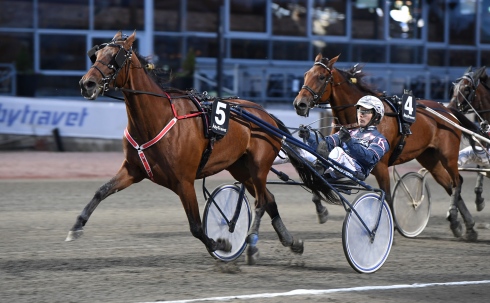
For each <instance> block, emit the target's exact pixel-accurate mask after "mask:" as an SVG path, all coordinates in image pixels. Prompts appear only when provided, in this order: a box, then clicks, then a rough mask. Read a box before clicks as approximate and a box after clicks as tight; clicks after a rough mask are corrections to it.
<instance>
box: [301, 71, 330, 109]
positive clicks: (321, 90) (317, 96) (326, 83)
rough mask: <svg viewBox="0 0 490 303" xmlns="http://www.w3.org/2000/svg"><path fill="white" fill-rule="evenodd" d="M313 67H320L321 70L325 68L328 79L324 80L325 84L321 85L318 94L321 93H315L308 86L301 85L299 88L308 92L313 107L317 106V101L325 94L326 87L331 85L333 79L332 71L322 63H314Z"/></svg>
mask: <svg viewBox="0 0 490 303" xmlns="http://www.w3.org/2000/svg"><path fill="white" fill-rule="evenodd" d="M314 65H320V66H322V67H323V68H325V69H326V70H327V71H328V72H329V74H330V75H329V77H328V78H327V80H325V82H324V83H323V85H322V86H321V87H320V92H321V93H316V92H315V91H314V90H313V89H312V88H311V87H309V86H308V85H306V84H305V85H303V86H302V87H301V89H306V90H307V91H308V92H310V94H311V95H312V96H313V104H314V105H317V104H318V102H317V101H318V99H319V98H320V97H321V96H323V94H325V90H326V89H327V85H328V84H329V83H330V84H331V83H332V79H333V74H332V70H331V69H330V68H329V67H328V66H327V65H326V64H324V63H322V62H315V64H314Z"/></svg>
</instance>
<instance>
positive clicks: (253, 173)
mask: <svg viewBox="0 0 490 303" xmlns="http://www.w3.org/2000/svg"><path fill="white" fill-rule="evenodd" d="M135 37H136V33H135V32H134V33H133V34H132V35H131V36H129V37H126V36H123V35H122V34H121V32H118V33H117V34H116V35H115V36H114V38H113V40H112V41H110V42H108V43H104V44H101V45H99V46H96V47H94V48H93V49H92V50H91V51H89V56H90V57H91V59H92V62H93V65H92V67H91V68H90V69H89V71H88V72H87V73H86V74H85V75H84V76H83V77H82V79H81V80H80V87H81V93H82V95H83V96H84V97H85V98H86V99H89V100H94V99H96V98H97V96H99V95H100V94H101V93H102V94H103V93H104V92H105V91H107V90H108V89H110V88H115V89H117V90H120V91H122V92H123V94H124V102H125V104H126V112H127V118H128V124H127V128H126V131H125V138H124V139H123V147H124V154H125V160H124V161H123V163H122V166H121V168H120V169H119V171H118V172H117V173H116V175H115V176H114V177H113V178H112V179H111V180H110V181H109V182H107V183H106V184H104V185H103V186H101V187H100V188H99V189H98V190H97V191H96V193H95V195H94V197H93V198H92V200H91V201H90V202H89V203H88V204H87V206H86V207H85V208H84V209H83V211H82V213H81V214H80V215H79V216H78V217H77V219H76V222H75V224H74V226H73V227H72V229H71V230H70V232H69V234H68V237H67V241H71V240H75V239H76V238H78V237H80V236H81V235H82V233H83V226H84V225H85V224H86V223H87V221H88V219H89V217H90V215H91V214H92V213H93V211H94V210H95V208H96V207H97V206H98V205H99V203H100V202H101V201H102V200H104V199H105V198H107V197H108V196H109V195H111V194H114V193H116V192H118V191H121V190H123V189H125V188H127V187H128V186H130V185H132V184H133V183H137V182H140V181H141V180H143V179H145V178H146V179H150V180H152V181H153V182H154V183H156V184H158V185H161V186H164V187H166V188H168V189H170V190H172V191H173V192H175V193H176V194H177V195H178V196H179V197H180V200H181V202H182V205H183V207H184V210H185V212H186V215H187V219H188V222H189V227H190V231H191V233H192V235H193V236H194V237H196V238H198V239H199V240H201V241H202V242H203V243H204V245H205V246H206V248H207V250H208V251H209V252H213V251H216V250H221V251H225V252H227V251H230V249H231V244H230V243H229V241H228V240H227V239H211V238H209V237H208V236H207V235H206V234H205V232H204V231H203V227H202V223H201V216H200V213H199V206H198V202H197V198H196V191H195V188H194V181H195V180H196V179H201V178H204V177H207V176H211V175H214V174H216V173H218V172H220V171H222V170H228V171H229V172H230V173H231V175H232V176H233V177H234V178H235V179H236V180H238V181H240V182H241V183H243V184H244V185H245V187H246V189H247V190H248V192H249V193H250V194H251V195H252V196H253V197H254V198H255V207H256V209H255V218H254V222H253V224H252V227H251V230H250V232H249V235H248V237H247V242H248V247H247V251H246V259H247V262H248V263H249V264H253V263H254V262H255V260H256V256H258V249H257V247H256V242H257V240H258V232H259V224H260V220H261V217H262V215H263V214H264V212H267V213H268V214H269V216H270V217H271V219H272V225H273V227H274V229H275V230H276V231H277V233H278V235H279V239H280V240H281V242H282V244H283V245H284V246H288V247H290V248H291V250H292V251H293V252H295V253H302V252H303V242H302V241H301V240H299V239H293V237H292V235H291V234H290V233H289V232H288V230H287V229H286V227H285V226H284V224H283V223H282V220H281V218H280V216H279V212H278V209H277V205H276V202H275V199H274V196H273V195H272V194H271V193H270V192H269V191H268V190H267V188H266V179H267V175H268V172H269V170H270V168H271V166H272V162H273V160H274V158H275V157H276V155H277V154H278V152H279V150H280V148H281V140H280V138H278V137H275V136H273V135H270V134H269V133H267V132H265V131H264V130H263V129H261V128H260V127H258V126H257V125H255V124H253V123H251V122H249V121H247V120H246V119H243V118H242V117H241V116H239V115H237V114H233V113H232V112H231V113H230V119H229V125H228V130H227V133H226V135H224V136H223V137H222V138H221V139H217V140H215V141H213V142H211V141H212V140H211V139H209V138H207V137H206V136H205V133H206V130H207V128H206V126H205V125H204V120H203V119H204V118H203V117H205V113H204V111H203V109H202V108H200V103H199V102H198V101H197V100H195V99H196V97H195V96H193V95H191V94H189V93H188V92H184V91H180V90H176V89H169V90H163V89H162V88H161V87H160V86H159V85H157V82H156V81H155V80H154V79H153V78H152V77H150V75H149V73H148V72H147V70H146V69H145V67H146V66H147V62H146V61H145V59H144V58H142V57H141V56H139V55H138V54H137V53H136V52H134V51H133V49H132V46H133V42H134V41H135ZM193 99H194V102H193ZM220 100H221V99H220ZM215 101H216V100H215ZM221 101H224V102H225V101H226V102H227V103H228V104H229V105H230V106H231V107H237V108H240V109H241V110H243V111H247V112H249V113H251V114H253V115H255V116H256V117H259V119H262V120H263V121H265V122H267V123H269V124H271V125H274V126H277V127H279V128H281V129H283V130H287V129H286V128H285V127H284V125H282V123H281V122H280V121H279V120H277V119H276V118H274V117H272V116H271V115H269V114H268V113H267V112H266V111H265V110H264V109H263V108H262V107H260V106H258V105H257V104H255V103H252V102H249V101H245V100H238V99H226V100H221ZM221 114H224V111H222V112H221ZM219 118H220V119H221V118H223V117H219ZM210 142H211V143H210ZM205 154H207V155H208V156H205Z"/></svg>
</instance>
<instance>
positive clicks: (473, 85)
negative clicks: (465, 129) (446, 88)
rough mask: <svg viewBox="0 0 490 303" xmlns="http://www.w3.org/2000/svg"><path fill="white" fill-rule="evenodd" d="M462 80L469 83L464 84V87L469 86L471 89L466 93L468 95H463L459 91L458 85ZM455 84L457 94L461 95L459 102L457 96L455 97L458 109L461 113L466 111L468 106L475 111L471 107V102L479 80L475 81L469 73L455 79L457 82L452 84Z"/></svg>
mask: <svg viewBox="0 0 490 303" xmlns="http://www.w3.org/2000/svg"><path fill="white" fill-rule="evenodd" d="M462 80H467V81H468V82H470V83H471V84H470V85H469V86H468V85H466V86H465V88H466V87H469V88H470V89H471V91H470V93H469V94H468V97H467V96H465V93H464V92H462V91H461V87H460V86H461V81H462ZM456 84H458V87H457V89H458V91H457V94H458V95H461V97H462V98H463V102H461V103H460V102H459V98H457V99H456V102H457V106H458V109H459V110H460V111H461V112H463V113H466V112H468V109H469V108H471V109H472V110H473V111H475V109H474V108H473V106H472V105H471V103H472V102H473V100H474V99H475V96H476V89H477V87H478V85H479V84H480V80H477V81H475V80H474V79H473V77H472V76H471V75H470V74H464V75H463V77H461V78H459V79H457V82H456V83H455V84H454V85H455V86H456ZM475 112H476V111H475Z"/></svg>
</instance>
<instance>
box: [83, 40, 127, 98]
mask: <svg viewBox="0 0 490 303" xmlns="http://www.w3.org/2000/svg"><path fill="white" fill-rule="evenodd" d="M135 38H136V31H134V32H133V34H132V35H131V36H129V37H128V36H126V35H123V34H122V33H121V31H119V32H118V33H117V34H116V35H115V36H114V38H112V40H111V41H110V42H108V43H103V44H101V45H96V46H94V47H93V48H92V49H90V50H89V51H88V52H87V55H88V56H89V58H90V60H91V61H92V64H93V65H92V66H91V67H90V69H89V70H88V72H87V73H86V74H85V75H84V76H83V77H82V79H81V80H80V82H79V85H80V89H81V94H82V96H83V97H84V98H85V99H89V100H95V99H96V98H97V97H98V96H99V95H100V94H102V95H103V94H104V92H105V91H107V90H108V89H109V88H110V87H112V86H114V85H115V84H116V80H117V78H118V75H119V74H120V72H121V70H122V69H123V68H124V67H125V66H126V65H127V64H128V65H129V63H128V61H130V60H131V56H132V54H133V49H132V46H133V42H134V40H135ZM126 80H127V79H126ZM123 84H124V83H123Z"/></svg>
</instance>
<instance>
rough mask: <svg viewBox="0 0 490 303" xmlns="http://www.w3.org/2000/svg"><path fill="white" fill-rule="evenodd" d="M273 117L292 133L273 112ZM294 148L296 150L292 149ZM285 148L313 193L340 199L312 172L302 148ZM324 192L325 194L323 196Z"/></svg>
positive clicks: (280, 127)
mask: <svg viewBox="0 0 490 303" xmlns="http://www.w3.org/2000/svg"><path fill="white" fill-rule="evenodd" d="M271 117H272V119H274V121H275V122H276V123H277V125H278V128H279V129H280V130H282V131H284V132H286V133H287V134H291V132H290V131H289V129H288V128H287V127H286V125H284V123H283V122H282V121H281V120H279V119H278V118H277V117H275V116H274V115H272V114H271ZM291 149H292V150H294V152H292V151H291ZM283 150H284V152H285V153H286V155H287V156H288V158H289V161H290V162H291V164H292V165H293V167H294V169H295V170H296V172H297V173H298V175H299V177H300V178H301V181H303V184H304V185H305V186H306V187H308V188H309V189H310V190H311V191H312V192H313V194H315V195H317V196H318V197H323V199H324V200H325V201H329V202H331V203H335V201H340V198H339V197H338V196H337V194H336V193H335V192H334V191H333V190H332V189H331V188H330V187H328V186H324V185H323V181H322V180H321V179H320V178H318V177H317V176H316V174H315V173H313V172H312V170H311V168H310V167H308V166H307V165H306V164H305V161H306V159H303V158H302V157H301V152H300V148H299V147H297V146H296V145H294V144H287V143H286V144H284V146H283ZM322 194H323V196H322Z"/></svg>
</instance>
